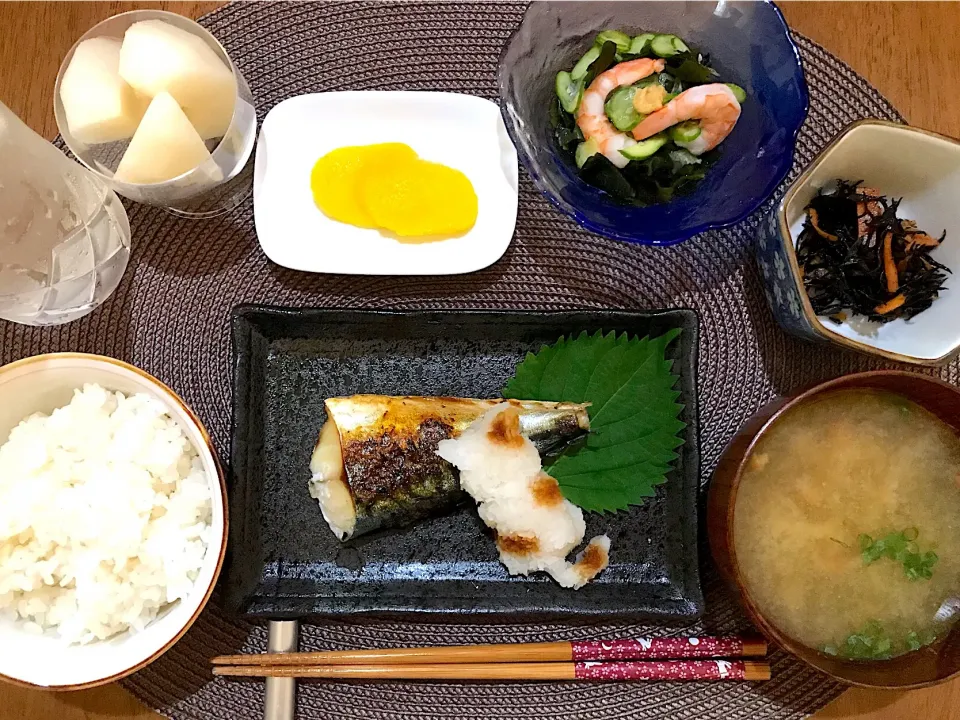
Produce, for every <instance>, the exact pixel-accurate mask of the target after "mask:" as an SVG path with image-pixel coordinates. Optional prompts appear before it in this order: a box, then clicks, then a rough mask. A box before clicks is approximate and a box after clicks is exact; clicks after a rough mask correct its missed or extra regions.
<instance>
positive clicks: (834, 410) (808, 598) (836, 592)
mask: <svg viewBox="0 0 960 720" xmlns="http://www.w3.org/2000/svg"><path fill="white" fill-rule="evenodd" d="M958 477H960V439H958V438H957V436H956V434H955V432H954V431H953V430H952V429H951V428H950V427H949V426H947V425H946V424H945V423H943V422H942V421H941V420H939V419H938V418H937V417H935V416H934V415H932V414H931V413H929V412H927V411H926V410H925V409H923V408H921V407H920V406H919V405H916V404H915V403H912V402H910V401H908V400H906V399H905V398H902V397H900V396H899V395H894V394H891V393H886V392H879V391H874V390H842V391H837V392H833V393H828V394H825V395H823V396H822V397H819V398H815V399H813V400H811V401H808V402H806V403H804V404H803V405H801V406H799V407H796V408H793V409H791V410H789V411H788V412H786V413H785V414H784V415H783V416H782V417H781V418H779V419H778V420H777V422H776V423H775V424H774V426H772V427H771V428H770V429H769V430H768V431H767V433H766V434H765V436H764V437H763V438H761V440H760V442H759V443H758V444H757V446H756V447H755V448H754V450H753V452H752V453H751V455H750V457H749V458H748V461H747V467H746V468H745V470H744V474H743V477H742V478H741V482H740V486H739V490H738V492H737V497H736V508H735V512H734V549H735V552H736V556H737V561H738V563H739V566H740V571H741V573H742V575H743V579H744V583H745V585H746V589H747V592H748V593H749V595H750V597H751V599H752V600H753V601H754V603H755V604H756V605H757V606H758V608H759V609H760V611H761V612H762V613H763V614H764V616H766V617H767V618H769V619H770V621H771V622H773V624H774V625H776V626H777V627H778V628H779V629H780V630H782V631H783V632H785V633H786V634H788V635H789V636H791V637H792V638H793V639H795V640H797V641H798V642H800V643H803V644H804V645H807V646H809V647H811V648H815V649H818V650H820V651H822V652H826V653H829V654H833V655H839V656H842V657H849V658H858V659H881V658H887V657H892V656H895V655H900V654H903V653H906V652H909V651H911V650H915V649H918V648H920V647H922V646H924V645H928V644H930V643H931V642H933V641H934V640H935V639H937V638H940V637H943V636H945V635H946V633H947V632H948V631H949V629H950V626H951V625H952V624H953V623H954V622H955V621H956V620H957V617H958V612H960V484H958Z"/></svg>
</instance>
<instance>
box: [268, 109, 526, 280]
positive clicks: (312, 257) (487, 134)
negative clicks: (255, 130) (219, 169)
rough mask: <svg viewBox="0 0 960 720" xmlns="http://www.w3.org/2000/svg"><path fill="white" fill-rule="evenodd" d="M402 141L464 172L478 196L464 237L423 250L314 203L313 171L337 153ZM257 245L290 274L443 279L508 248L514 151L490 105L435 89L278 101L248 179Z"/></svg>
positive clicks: (475, 266)
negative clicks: (473, 217) (348, 221)
mask: <svg viewBox="0 0 960 720" xmlns="http://www.w3.org/2000/svg"><path fill="white" fill-rule="evenodd" d="M386 142H403V143H407V144H408V145H410V147H412V148H413V149H414V150H415V151H416V152H417V154H418V155H420V157H422V158H423V159H425V160H431V161H433V162H438V163H443V164H444V165H448V166H450V167H452V168H456V169H457V170H460V171H461V172H463V173H464V174H465V175H466V176H467V177H468V178H470V181H471V182H472V183H473V187H474V189H475V190H476V192H477V198H478V200H479V212H478V215H477V223H476V225H474V226H473V228H472V229H471V230H470V231H469V232H467V233H466V234H464V235H462V236H460V237H456V238H451V239H449V240H443V241H439V242H429V243H422V244H414V243H401V242H398V241H397V240H394V239H392V238H389V237H385V236H384V235H381V234H380V232H379V231H377V230H370V229H365V228H358V227H354V226H352V225H347V224H345V223H340V222H337V221H335V220H331V219H330V218H328V217H327V216H326V215H324V214H323V213H322V212H320V210H319V209H318V208H317V206H316V205H315V204H314V202H313V194H312V193H311V190H310V171H311V170H312V169H313V166H314V164H315V163H316V161H317V160H318V159H319V158H320V157H322V156H323V155H325V154H326V153H328V152H330V151H331V150H335V149H336V148H339V147H344V146H346V145H369V144H373V143H386ZM253 208H254V221H255V223H256V227H257V237H258V238H259V239H260V247H262V248H263V252H264V253H265V254H266V255H267V257H268V258H270V259H271V260H272V261H273V262H275V263H277V264H278V265H283V266H285V267H288V268H293V269H294V270H305V271H307V272H323V273H345V274H352V275H450V274H455V273H467V272H473V271H475V270H480V269H482V268H485V267H487V266H488V265H492V264H493V263H495V262H496V261H497V260H499V259H500V258H501V257H502V256H503V254H504V253H505V252H506V250H507V247H508V246H509V245H510V240H511V239H512V238H513V230H514V227H515V226H516V223H517V151H516V149H515V148H514V147H513V144H512V143H511V142H510V139H509V137H507V132H506V129H505V128H504V126H503V121H502V119H501V118H500V109H499V108H498V107H497V105H496V103H493V102H490V101H489V100H484V99H483V98H479V97H476V96H473V95H459V94H456V93H442V92H403V91H400V92H380V91H367V92H328V93H317V94H314V95H301V96H299V97H294V98H290V99H289V100H284V101H283V102H282V103H280V104H279V105H277V106H276V107H275V108H273V109H272V110H271V111H270V112H269V113H268V114H267V117H266V118H265V119H264V121H263V126H262V128H261V130H260V139H259V142H258V143H257V160H256V168H255V171H254V182H253Z"/></svg>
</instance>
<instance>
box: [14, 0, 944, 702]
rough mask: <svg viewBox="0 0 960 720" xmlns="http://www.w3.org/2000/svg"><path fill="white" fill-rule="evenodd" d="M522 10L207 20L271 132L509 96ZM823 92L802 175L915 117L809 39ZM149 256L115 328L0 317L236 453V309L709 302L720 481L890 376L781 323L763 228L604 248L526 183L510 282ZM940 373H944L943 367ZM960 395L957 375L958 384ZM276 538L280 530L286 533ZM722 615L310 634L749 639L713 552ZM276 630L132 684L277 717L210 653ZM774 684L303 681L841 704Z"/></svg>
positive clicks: (714, 588)
mask: <svg viewBox="0 0 960 720" xmlns="http://www.w3.org/2000/svg"><path fill="white" fill-rule="evenodd" d="M523 9H524V6H523V4H519V3H509V4H507V3H490V4H449V3H444V4H425V3H417V4H406V3H403V4H401V3H363V2H350V3H328V4H299V3H286V2H285V3H280V4H263V3H247V2H243V3H237V4H234V5H229V6H227V7H225V8H223V9H221V10H218V11H216V12H214V13H213V14H211V15H209V16H207V17H206V18H204V19H203V20H202V21H201V22H202V23H203V24H204V25H205V26H206V27H208V28H209V29H210V30H211V31H212V32H213V33H214V34H215V35H216V36H217V37H218V38H219V39H220V40H221V41H222V42H223V44H224V45H225V46H226V48H227V50H228V51H229V53H230V55H231V56H232V57H233V58H234V60H235V61H236V63H237V64H238V66H239V67H240V68H241V70H242V72H243V74H244V75H245V76H246V78H247V80H248V81H249V83H250V86H251V89H252V90H253V94H254V97H255V98H256V99H257V104H258V107H257V110H258V114H259V117H260V118H261V119H262V118H263V117H264V115H265V114H266V112H267V110H269V109H270V108H272V107H273V106H274V105H276V104H277V103H278V102H280V101H281V100H283V99H284V98H287V97H290V96H293V95H297V94H301V93H308V92H318V91H324V90H343V89H354V90H363V89H373V88H376V89H392V90H401V89H403V90H412V89H417V90H447V91H458V92H468V93H474V94H479V95H482V96H484V97H487V98H492V99H495V98H496V94H497V93H496V80H495V79H496V71H497V57H498V54H499V52H500V49H501V47H502V45H503V43H504V41H505V40H506V39H507V37H508V35H509V34H510V32H511V30H512V29H513V28H514V27H516V25H517V24H518V23H519V21H520V18H521V16H522V13H523ZM797 41H798V43H799V45H800V49H801V51H802V54H803V60H804V65H805V68H806V72H807V81H808V83H809V86H810V116H809V118H808V120H807V123H806V125H805V126H804V128H803V131H802V133H801V136H800V140H799V144H798V148H797V159H796V164H795V167H794V170H793V173H794V175H795V174H796V173H797V172H798V169H799V168H801V167H802V166H804V165H805V164H806V163H807V162H808V161H809V160H810V159H811V158H812V157H813V155H814V154H815V153H816V151H817V150H819V149H820V148H821V147H822V146H823V145H825V144H826V143H827V142H828V141H829V140H830V139H831V138H832V137H833V136H834V135H835V134H836V133H837V132H838V131H839V130H840V129H841V128H843V127H844V126H845V125H847V124H848V123H850V122H852V121H854V120H857V119H860V118H864V117H881V118H888V119H893V120H900V119H901V118H900V116H899V115H898V114H897V112H896V110H894V108H893V107H892V106H891V105H890V104H889V103H888V102H887V101H886V100H884V98H883V97H882V96H881V95H880V94H879V93H878V92H877V91H876V90H875V89H873V88H872V87H871V86H870V85H869V84H868V83H867V82H866V81H865V80H863V79H862V78H860V77H859V76H858V75H856V73H854V72H853V70H851V69H850V68H849V67H848V66H847V65H845V64H844V63H842V62H841V61H840V60H838V59H837V58H835V57H833V56H832V55H830V54H829V53H827V52H826V51H825V50H823V49H822V48H820V47H819V46H817V45H816V44H814V43H812V42H810V41H809V40H806V39H804V38H802V37H799V36H798V37H797ZM129 214H130V223H131V226H132V228H133V257H132V260H131V263H130V268H129V270H128V271H127V274H126V277H125V278H124V281H123V283H122V285H121V286H120V288H119V289H118V290H117V292H116V293H115V294H114V296H113V297H112V298H111V300H110V301H109V302H108V303H107V304H106V305H104V307H103V308H101V309H100V310H99V311H97V312H95V313H93V314H92V315H91V316H89V317H87V318H85V319H83V320H81V321H78V322H75V323H73V324H70V325H67V326H64V327H59V328H47V329H38V328H27V327H22V326H16V325H12V324H8V323H3V322H0V360H2V361H3V362H9V361H12V360H15V359H18V358H21V357H24V356H27V355H33V354H36V353H42V352H52V351H63V350H74V351H85V352H95V353H102V354H106V355H111V356H113V357H117V358H121V359H124V360H127V361H129V362H132V363H134V364H136V365H138V366H139V367H141V368H143V369H145V370H147V371H148V372H150V373H153V374H154V375H156V376H158V377H159V378H160V379H162V380H163V381H164V382H167V383H168V384H170V385H171V386H172V387H173V388H174V389H175V390H176V391H177V392H179V393H180V394H181V395H182V396H183V397H184V398H185V399H186V401H187V402H188V403H189V404H190V405H191V406H192V407H193V408H194V409H195V410H196V411H197V413H198V414H199V415H200V417H201V418H202V419H203V421H204V422H205V423H206V425H207V427H208V428H209V430H210V431H211V433H212V435H213V437H214V439H215V442H216V445H217V449H218V451H219V452H220V456H221V457H222V458H227V457H228V448H229V432H230V405H231V396H230V339H229V333H228V317H229V312H230V309H231V308H232V307H233V306H234V305H236V304H237V303H240V302H262V303H272V304H281V305H291V306H320V307H352V308H362V307H369V308H395V309H420V308H424V309H450V308H482V309H517V308H529V309H558V310H559V309H574V308H625V309H645V308H659V307H691V308H695V309H696V310H697V311H698V312H699V313H700V317H701V323H702V325H701V345H700V366H699V382H700V407H701V418H700V420H701V428H702V430H701V432H702V436H701V443H702V452H703V472H704V477H707V474H708V473H710V472H711V471H712V470H713V467H714V465H715V463H716V461H717V459H718V456H719V454H720V452H721V451H722V449H723V447H724V444H725V443H726V442H727V441H728V440H729V439H730V438H731V437H732V435H733V434H734V432H735V431H736V430H737V429H738V428H739V427H740V425H741V423H743V422H744V420H745V419H746V418H748V417H749V416H750V415H751V414H752V413H753V412H754V411H755V410H757V408H759V407H760V406H761V405H762V404H764V403H765V402H766V401H768V400H769V399H770V398H771V397H772V396H773V395H775V394H777V393H779V392H786V391H789V390H791V389H793V388H796V387H797V386H799V385H802V384H805V383H809V382H813V381H817V380H821V379H826V378H829V377H833V376H837V375H840V374H843V373H848V372H854V371H858V370H865V369H869V368H876V367H881V366H882V365H881V363H879V362H876V361H872V360H869V359H866V358H863V357H860V356H857V355H852V354H847V353H844V352H843V351H839V350H831V349H825V348H823V347H818V346H817V347H815V346H812V345H808V344H804V343H802V342H800V341H797V340H794V339H792V338H790V337H788V336H787V335H785V334H784V333H783V332H782V331H781V330H780V328H779V327H778V326H777V325H776V324H775V323H774V321H773V318H772V317H771V315H770V313H769V311H768V309H767V306H766V303H765V301H764V297H763V291H762V288H761V282H760V279H759V277H758V275H757V271H756V267H755V265H754V263H753V261H752V259H751V253H750V245H751V243H752V241H753V237H754V234H755V231H756V227H757V219H756V218H757V216H756V215H755V216H754V217H752V218H751V219H749V220H747V221H746V222H743V223H741V224H740V225H738V226H736V227H734V228H730V229H727V230H721V231H715V232H709V233H706V234H704V235H702V236H699V237H696V238H694V239H692V240H690V241H688V242H686V243H684V244H683V245H681V246H678V247H676V248H671V249H661V250H658V249H653V248H643V247H635V246H631V245H627V244H621V243H618V242H614V241H610V240H605V239H603V238H599V237H595V236H593V235H591V234H589V233H587V232H585V231H583V230H581V229H580V228H579V227H578V226H577V225H576V224H575V223H573V222H572V221H571V220H569V219H567V218H566V217H564V216H562V215H560V214H559V213H558V212H556V211H555V210H554V209H553V208H552V207H551V206H550V205H549V204H548V203H547V202H546V201H545V200H544V199H543V197H541V195H540V194H539V193H538V192H537V191H536V189H535V188H534V187H533V185H532V184H531V183H530V181H529V179H528V178H526V176H525V175H523V174H521V183H520V214H519V218H518V223H517V231H516V239H515V240H514V242H513V244H512V245H511V247H510V249H509V250H508V252H507V254H506V256H505V257H504V258H503V259H502V260H501V261H500V262H498V263H497V264H496V265H495V266H494V267H492V268H489V269H487V270H485V271H483V272H479V273H475V274H472V275H467V276H458V277H449V278H430V277H407V278H396V277H351V276H320V275H307V274H302V273H297V272H293V271H289V270H285V269H282V268H279V267H276V266H274V265H272V264H271V263H269V262H268V261H267V259H266V258H265V257H264V255H263V253H262V252H261V251H260V249H259V247H258V245H257V239H256V235H255V232H254V225H253V208H252V205H251V204H250V203H248V204H247V205H246V206H245V207H243V208H242V209H241V210H239V211H237V212H235V213H234V214H232V215H230V216H227V217H224V218H219V219H216V220H211V221H204V222H197V221H185V220H179V219H177V218H174V217H172V216H170V215H168V214H165V213H164V212H161V211H159V210H155V209H151V208H148V207H145V206H136V205H133V206H130V207H129ZM931 372H932V371H931ZM940 375H941V377H943V378H945V379H947V380H949V381H951V382H956V381H957V379H958V377H957V376H958V365H957V364H954V365H951V366H950V367H949V368H946V369H943V370H941V371H940ZM278 521H282V520H280V519H278ZM702 557H703V558H704V566H703V568H702V570H703V582H704V589H705V593H706V598H707V615H706V618H705V620H704V621H703V622H702V623H699V624H697V625H696V626H694V627H688V628H669V629H665V628H649V627H640V626H636V625H623V624H607V623H603V622H593V623H588V624H580V625H560V624H554V625H522V626H517V625H510V624H496V623H490V622H483V623H470V624H463V623H458V624H456V625H452V626H451V625H444V624H439V623H424V622H410V623H403V624H396V623H383V622H376V621H372V620H358V621H339V622H328V623H323V624H319V625H311V626H305V627H304V628H303V632H302V635H303V639H302V648H303V649H338V648H339V649H342V648H354V647H368V646H369V647H374V646H402V645H415V644H433V643H436V644H449V643H473V642H498V641H501V642H502V641H544V640H559V639H576V638H606V637H615V636H618V635H621V636H622V635H640V634H671V633H679V634H690V633H692V632H704V633H714V634H715V633H722V632H736V631H739V630H741V629H743V628H745V626H746V624H745V621H744V619H743V617H742V615H741V614H740V612H739V611H738V610H737V608H736V607H735V605H734V603H733V601H732V600H731V598H730V597H729V596H728V595H727V594H726V593H725V592H724V591H723V589H722V588H721V587H720V584H719V581H718V579H717V576H716V573H715V571H714V570H713V568H712V566H711V565H710V562H709V553H708V552H707V551H706V548H704V552H703V554H702ZM265 646H266V631H265V628H264V627H263V626H261V625H250V624H248V623H245V622H242V621H237V620H235V619H231V618H228V617H225V616H224V614H222V613H221V611H220V610H219V608H218V607H217V602H216V598H215V599H214V602H213V603H212V604H211V606H210V607H209V608H208V610H207V611H206V612H204V614H203V615H202V616H201V617H200V619H199V620H198V622H197V623H196V625H195V626H194V627H193V629H192V630H191V631H190V632H189V633H188V634H187V635H186V636H185V637H184V638H183V639H182V640H181V641H180V642H179V643H178V644H177V645H176V646H175V647H174V648H173V649H172V650H171V651H170V652H168V653H167V654H166V655H165V656H164V657H162V658H161V659H160V660H158V661H157V662H156V663H154V664H153V665H152V666H150V667H149V668H147V669H145V670H143V671H142V672H140V673H138V674H137V675H135V676H133V677H131V678H129V679H128V680H126V681H125V682H124V684H125V686H126V687H127V688H128V689H130V690H131V691H133V693H134V694H136V695H137V696H138V697H139V698H141V699H142V700H143V701H144V702H145V703H147V704H148V705H149V706H151V707H152V708H156V709H157V710H159V712H161V713H163V714H165V715H167V716H168V717H170V718H176V719H177V720H188V719H189V720H247V719H250V720H253V719H254V718H259V717H261V713H262V699H263V686H262V683H260V682H228V681H223V680H217V681H213V680H212V679H211V676H210V667H209V664H208V661H209V658H210V657H211V656H213V655H216V654H220V653H227V652H238V651H242V652H262V651H263V650H264V649H265ZM771 659H772V662H773V673H774V679H773V680H771V681H770V682H768V683H764V684H758V685H748V684H745V683H708V684H704V683H690V684H682V683H674V684H665V683H650V684H633V685H625V684H610V685H588V684H572V683H566V684H562V683H561V684H523V685H481V684H450V685H442V686H436V685H427V684H417V683H399V684H371V685H362V684H358V685H349V684H341V683H323V684H321V683H314V684H304V685H303V687H302V688H301V692H300V703H299V717H302V718H331V719H347V718H352V719H359V718H363V719H369V718H377V719H381V720H388V719H389V720H393V719H398V720H399V719H400V718H404V719H406V720H411V719H413V718H457V719H458V720H474V719H476V720H480V719H481V718H483V719H484V720H486V719H488V718H497V719H501V720H507V719H513V718H516V719H517V720H519V719H520V718H523V719H527V718H531V719H534V720H546V719H548V718H566V719H570V718H577V719H578V720H590V719H606V718H614V717H616V718H636V719H641V720H653V719H654V718H670V719H671V720H673V719H678V718H690V719H693V718H696V719H697V720H711V719H714V718H715V719H717V720H720V719H722V720H737V719H739V718H744V719H749V720H760V719H761V718H798V717H802V716H804V715H805V714H807V713H810V712H813V711H814V710H816V709H818V708H820V707H822V706H823V705H825V704H826V703H827V702H829V701H830V700H831V699H833V698H834V697H836V695H837V694H838V693H839V692H840V690H841V688H840V686H838V685H837V684H835V683H833V682H831V681H830V680H828V679H826V678H825V677H823V676H821V675H818V674H817V673H816V672H814V671H812V670H810V669H808V668H806V667H805V666H804V665H802V664H800V663H799V662H796V661H794V660H792V659H790V658H788V657H787V656H785V655H784V654H782V653H775V654H774V655H773V656H772V658H771Z"/></svg>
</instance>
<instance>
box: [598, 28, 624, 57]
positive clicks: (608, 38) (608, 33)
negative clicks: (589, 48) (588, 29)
mask: <svg viewBox="0 0 960 720" xmlns="http://www.w3.org/2000/svg"><path fill="white" fill-rule="evenodd" d="M594 42H595V44H597V45H599V46H600V47H603V44H604V43H605V42H612V43H613V44H614V45H616V46H617V52H620V53H625V52H627V51H628V50H629V49H630V42H631V40H630V36H629V35H627V34H626V33H625V32H620V31H619V30H604V31H603V32H602V33H600V34H599V35H597V39H596V40H595V41H594Z"/></svg>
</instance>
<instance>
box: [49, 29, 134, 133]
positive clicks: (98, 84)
mask: <svg viewBox="0 0 960 720" xmlns="http://www.w3.org/2000/svg"><path fill="white" fill-rule="evenodd" d="M119 69H120V41H119V40H115V39H113V38H108V37H98V38H90V39H89V40H84V41H83V42H82V43H80V44H79V45H77V49H76V50H75V51H74V53H73V57H72V58H71V59H70V64H69V65H68V66H67V69H66V71H64V73H63V80H62V81H61V83H60V101H61V102H62V103H63V110H64V112H65V113H66V116H67V127H68V128H69V130H70V133H71V134H72V135H73V136H74V137H75V138H77V140H79V141H80V142H82V143H85V144H87V145H96V144H99V143H109V142H116V141H118V140H126V139H127V138H129V137H132V136H133V133H134V132H135V131H136V129H137V124H138V123H139V122H140V118H142V117H143V113H144V111H146V109H147V103H148V102H149V99H148V98H144V97H140V96H138V95H137V93H136V92H134V90H133V88H132V87H130V85H128V84H127V83H126V82H125V81H124V80H123V78H121V77H120V72H119Z"/></svg>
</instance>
